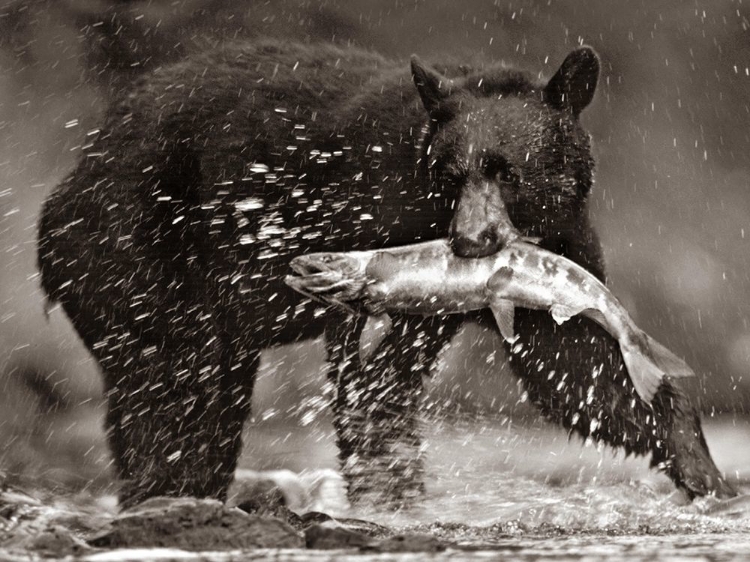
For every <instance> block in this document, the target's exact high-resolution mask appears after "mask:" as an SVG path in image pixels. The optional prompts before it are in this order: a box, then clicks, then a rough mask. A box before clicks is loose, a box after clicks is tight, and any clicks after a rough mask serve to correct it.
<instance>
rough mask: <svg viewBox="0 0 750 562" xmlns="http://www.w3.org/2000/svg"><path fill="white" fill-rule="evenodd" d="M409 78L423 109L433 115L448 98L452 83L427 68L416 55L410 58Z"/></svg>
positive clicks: (435, 71)
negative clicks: (420, 99)
mask: <svg viewBox="0 0 750 562" xmlns="http://www.w3.org/2000/svg"><path fill="white" fill-rule="evenodd" d="M411 76H412V78H413V79H414V85H415V86H416V87H417V91H418V92H419V97H420V98H422V103H423V104H424V107H425V109H426V110H427V112H428V113H429V114H430V115H435V114H436V113H437V112H438V110H439V109H440V102H441V101H443V100H444V99H445V98H447V97H448V94H449V93H450V92H449V90H450V86H451V84H452V81H451V80H450V79H449V78H446V77H445V76H443V75H442V74H440V73H439V72H438V71H437V70H434V69H433V68H430V67H429V66H427V65H426V64H425V63H424V61H422V59H420V58H419V57H418V56H417V55H412V56H411Z"/></svg>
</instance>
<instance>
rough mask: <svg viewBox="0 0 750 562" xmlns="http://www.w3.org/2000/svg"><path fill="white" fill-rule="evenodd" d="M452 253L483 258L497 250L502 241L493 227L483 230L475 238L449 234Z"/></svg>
mask: <svg viewBox="0 0 750 562" xmlns="http://www.w3.org/2000/svg"><path fill="white" fill-rule="evenodd" d="M450 245H451V249H452V250H453V253H454V254H455V255H457V256H458V257H460V258H483V257H485V256H490V255H492V254H495V253H497V252H499V251H500V250H501V249H502V246H503V245H502V243H501V241H500V239H499V238H498V235H497V232H496V231H495V230H494V229H487V230H484V231H483V232H482V233H480V235H479V236H478V237H477V238H476V239H475V238H471V237H468V236H461V235H457V236H451V238H450Z"/></svg>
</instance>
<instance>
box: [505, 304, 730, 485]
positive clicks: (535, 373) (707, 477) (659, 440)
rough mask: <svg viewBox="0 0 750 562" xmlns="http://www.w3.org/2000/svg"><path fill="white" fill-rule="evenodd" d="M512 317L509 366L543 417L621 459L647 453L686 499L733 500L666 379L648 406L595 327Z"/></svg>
mask: <svg viewBox="0 0 750 562" xmlns="http://www.w3.org/2000/svg"><path fill="white" fill-rule="evenodd" d="M515 320H516V330H517V333H518V335H519V339H518V341H517V342H516V343H515V344H514V345H513V346H511V366H512V368H513V370H514V372H515V373H516V375H518V377H519V378H521V380H522V381H523V384H524V387H525V388H526V390H527V392H528V395H529V399H530V400H531V402H532V403H534V404H536V405H537V406H538V407H539V408H540V409H541V411H542V413H543V414H544V415H545V416H546V417H547V418H549V419H550V420H551V421H553V422H555V423H558V424H560V425H562V426H563V427H565V428H566V429H568V430H570V431H574V432H576V433H578V434H579V435H581V436H582V437H583V438H589V437H590V438H591V439H593V440H595V441H603V442H605V443H607V444H609V445H611V446H612V447H615V448H621V449H623V450H624V451H625V452H626V454H634V455H648V454H649V453H651V454H652V463H651V464H652V466H654V467H656V468H658V469H659V470H661V471H663V472H664V473H665V474H667V476H669V477H670V478H671V479H672V481H673V482H674V483H675V485H676V486H677V487H678V488H680V489H682V490H684V491H685V492H686V493H687V495H688V496H689V497H691V498H693V497H695V496H703V495H706V494H710V493H715V494H716V495H717V496H719V497H730V496H733V495H736V492H735V491H734V490H733V489H732V487H731V486H730V485H729V484H728V483H727V482H726V480H725V479H724V478H723V477H722V476H721V473H720V472H719V470H718V468H717V467H716V465H715V464H714V462H713V460H712V458H711V454H710V453H709V450H708V447H707V445H706V440H705V438H704V436H703V431H702V429H701V425H700V419H699V416H698V412H697V410H696V409H695V407H694V406H693V405H691V404H690V401H689V399H688V398H687V396H686V395H685V394H684V392H683V391H682V390H681V389H680V388H679V387H677V386H676V385H675V384H674V383H673V382H672V381H669V380H665V381H664V382H663V383H662V385H661V387H660V388H659V391H658V392H657V394H656V396H655V397H654V400H653V402H652V404H651V405H649V404H647V403H646V402H644V401H643V400H641V399H640V397H639V396H638V395H637V393H636V392H635V388H634V387H633V384H632V382H631V380H630V376H629V374H628V372H627V370H626V369H625V366H624V363H623V361H622V356H621V354H620V350H619V345H618V343H617V341H616V340H614V339H613V338H612V337H611V336H610V335H609V334H608V333H607V332H605V331H604V329H603V328H601V327H600V326H598V325H596V324H594V323H593V322H591V321H589V320H587V319H583V318H578V317H577V318H572V319H571V320H569V321H568V322H566V323H565V324H563V325H561V326H558V325H556V324H555V322H554V321H553V320H552V318H551V317H550V316H549V314H548V313H546V312H544V311H531V310H525V309H518V310H517V311H516V317H515Z"/></svg>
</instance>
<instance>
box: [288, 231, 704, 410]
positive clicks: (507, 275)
mask: <svg viewBox="0 0 750 562" xmlns="http://www.w3.org/2000/svg"><path fill="white" fill-rule="evenodd" d="M290 265H291V268H292V271H293V272H294V274H292V275H289V276H287V277H286V283H287V284H288V285H289V286H290V287H292V288H293V289H295V290H297V291H298V292H300V293H303V294H305V295H307V296H309V297H312V298H315V299H317V300H320V301H323V302H325V303H328V304H334V305H337V306H339V307H343V308H346V309H347V310H349V311H350V312H352V313H355V314H366V315H367V316H368V321H367V324H366V325H365V329H364V331H363V334H362V338H361V340H360V357H361V359H362V360H363V361H365V360H366V359H367V358H368V357H369V355H370V354H371V353H372V352H373V351H374V350H375V349H376V348H377V346H378V344H379V343H380V341H382V339H383V338H384V337H385V336H386V335H387V333H388V331H389V330H390V328H391V324H392V323H391V319H390V316H389V315H388V313H389V312H394V311H401V312H407V313H412V314H423V315H440V314H453V313H463V312H468V311H471V310H479V309H482V308H487V307H489V308H490V309H491V311H492V313H493V315H494V317H495V320H496V322H497V326H498V329H499V331H500V334H501V335H502V337H503V338H504V339H505V340H506V341H508V342H511V343H512V342H514V341H515V340H516V338H517V336H516V335H515V332H514V328H513V319H514V311H515V307H522V308H528V309H534V310H547V311H549V312H550V314H551V315H552V318H554V320H555V321H556V322H557V323H558V324H562V323H563V322H565V321H567V320H568V319H570V318H571V317H573V316H577V315H582V316H585V317H586V318H590V319H591V320H593V321H594V322H596V323H597V324H599V325H601V326H602V327H603V328H604V329H605V330H606V331H607V332H608V333H609V334H610V335H611V336H612V337H614V338H615V339H616V340H617V342H618V344H619V346H620V351H621V353H622V357H623V361H624V363H625V367H626V369H627V371H628V374H629V376H630V379H631V380H632V382H633V386H634V387H635V390H636V392H637V393H638V395H639V396H640V397H641V399H643V400H644V401H645V402H647V403H649V404H650V403H651V401H652V399H653V397H654V395H655V394H656V392H657V390H658V389H659V385H660V384H661V381H662V379H663V378H664V377H665V376H669V377H675V378H680V377H689V376H694V375H695V373H694V372H693V371H692V369H691V368H690V367H689V366H688V365H687V363H685V361H683V360H682V359H680V358H679V357H677V356H676V355H675V354H674V353H672V352H671V351H670V350H668V349H667V348H666V347H664V346H663V345H662V344H660V343H659V342H657V341H656V340H655V339H653V338H652V337H651V336H649V335H648V334H646V332H644V331H643V330H641V329H640V328H638V326H636V324H635V322H634V321H633V319H632V318H631V316H630V314H628V311H627V310H626V309H625V307H624V306H623V305H622V303H621V302H620V301H619V300H617V298H616V297H615V296H614V295H613V294H612V293H611V291H609V289H607V287H606V286H605V285H604V284H603V283H602V282H601V281H599V279H597V278H596V277H595V276H594V275H592V274H591V273H590V272H588V271H587V270H585V269H584V268H582V267H581V266H579V265H578V264H576V263H574V262H572V261H570V260H568V259H566V258H564V257H562V256H560V255H557V254H554V253H552V252H549V251H547V250H544V249H542V248H540V247H539V246H536V245H535V244H533V243H530V242H528V241H526V240H524V239H522V238H520V237H519V238H517V239H515V240H514V241H512V242H511V243H510V244H508V245H506V246H505V247H504V248H503V250H501V251H500V252H498V253H496V254H494V255H491V256H487V257H483V258H460V257H457V256H455V255H454V254H453V252H452V251H451V248H450V246H449V244H448V241H447V240H445V239H442V240H435V241H432V242H424V243H419V244H413V245H408V246H400V247H396V248H388V249H384V250H372V251H356V252H338V253H316V254H307V255H302V256H298V257H296V258H294V259H293V260H292V262H291V264H290Z"/></svg>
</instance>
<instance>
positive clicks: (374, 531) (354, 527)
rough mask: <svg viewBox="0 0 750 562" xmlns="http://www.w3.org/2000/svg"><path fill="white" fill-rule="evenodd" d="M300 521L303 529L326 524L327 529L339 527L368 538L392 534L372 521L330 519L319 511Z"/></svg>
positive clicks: (306, 514)
mask: <svg viewBox="0 0 750 562" xmlns="http://www.w3.org/2000/svg"><path fill="white" fill-rule="evenodd" d="M300 520H301V521H302V525H303V527H302V528H303V529H307V528H309V527H312V526H313V525H317V524H320V525H323V524H326V525H327V526H328V527H334V526H335V527H340V528H344V529H348V530H349V531H355V532H357V533H361V534H363V535H367V536H368V537H386V536H389V535H391V534H392V531H391V530H390V529H388V527H385V526H383V525H379V524H378V523H373V522H372V521H365V520H364V519H353V518H350V517H331V516H330V515H328V514H327V513H321V512H320V511H309V512H308V513H305V514H303V515H301V516H300Z"/></svg>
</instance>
